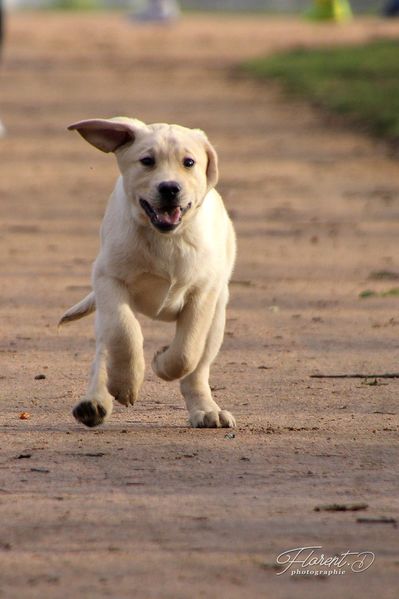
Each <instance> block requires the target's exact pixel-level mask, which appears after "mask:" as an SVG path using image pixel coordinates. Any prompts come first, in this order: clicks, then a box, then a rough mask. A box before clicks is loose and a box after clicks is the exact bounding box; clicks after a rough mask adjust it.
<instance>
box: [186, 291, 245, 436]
mask: <svg viewBox="0 0 399 599" xmlns="http://www.w3.org/2000/svg"><path fill="white" fill-rule="evenodd" d="M227 300H228V289H227V287H226V288H225V289H224V290H223V291H222V293H221V295H220V297H219V299H218V302H217V304H216V309H215V314H214V317H213V320H212V324H211V327H210V330H209V333H208V337H207V340H206V344H205V349H204V353H203V355H202V357H201V359H200V361H199V363H198V366H197V368H196V369H195V370H194V371H193V372H192V373H191V374H189V375H188V376H186V377H185V378H184V379H182V380H181V381H180V389H181V392H182V394H183V396H184V399H185V401H186V406H187V410H188V412H189V419H190V423H191V426H193V427H194V428H217V427H226V428H229V427H235V425H236V421H235V419H234V416H233V415H232V414H231V413H230V412H228V411H227V410H222V409H221V408H220V407H219V406H218V404H217V403H216V402H215V400H214V399H213V397H212V393H211V389H210V386H209V370H210V366H211V363H212V362H213V360H214V359H215V358H216V356H217V354H218V352H219V349H220V346H221V345H222V342H223V335H224V327H225V320H226V304H227Z"/></svg>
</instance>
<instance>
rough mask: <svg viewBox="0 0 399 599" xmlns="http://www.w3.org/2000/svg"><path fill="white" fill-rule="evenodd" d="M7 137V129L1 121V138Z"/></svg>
mask: <svg viewBox="0 0 399 599" xmlns="http://www.w3.org/2000/svg"><path fill="white" fill-rule="evenodd" d="M5 136H6V128H5V127H4V125H3V123H2V122H1V121H0V138H1V137H5Z"/></svg>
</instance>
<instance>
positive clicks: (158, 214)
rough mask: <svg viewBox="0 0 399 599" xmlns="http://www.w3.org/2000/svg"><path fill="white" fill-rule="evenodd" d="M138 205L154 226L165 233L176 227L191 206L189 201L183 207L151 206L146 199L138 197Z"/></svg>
mask: <svg viewBox="0 0 399 599" xmlns="http://www.w3.org/2000/svg"><path fill="white" fill-rule="evenodd" d="M140 206H141V207H142V209H143V210H144V212H145V213H146V214H147V216H148V218H149V219H150V221H151V223H152V224H153V225H154V227H156V228H157V229H158V230H159V231H162V232H165V233H166V232H168V231H173V229H176V227H178V226H179V224H180V223H181V219H182V218H183V215H184V214H185V213H186V212H187V210H189V208H191V202H190V203H189V204H187V206H185V207H184V208H182V207H181V206H173V207H170V208H168V209H167V210H165V209H163V208H159V209H157V208H154V206H151V204H150V203H149V202H147V200H143V199H142V198H140Z"/></svg>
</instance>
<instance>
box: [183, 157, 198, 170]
mask: <svg viewBox="0 0 399 599" xmlns="http://www.w3.org/2000/svg"><path fill="white" fill-rule="evenodd" d="M194 164H195V160H193V159H192V158H185V159H184V160H183V166H185V167H186V168H192V167H193V166H194Z"/></svg>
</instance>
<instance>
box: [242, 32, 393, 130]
mask: <svg viewBox="0 0 399 599" xmlns="http://www.w3.org/2000/svg"><path fill="white" fill-rule="evenodd" d="M244 69H245V70H246V71H247V72H249V73H251V74H252V75H253V76H255V77H258V78H261V79H270V78H271V79H276V80H278V81H279V82H281V84H282V85H283V86H284V87H285V88H286V90H287V91H288V92H290V93H292V94H295V95H297V96H300V97H303V98H306V99H308V100H310V101H312V102H313V103H315V104H317V105H318V106H321V107H323V108H326V109H328V110H330V111H333V112H336V113H338V114H340V115H344V116H347V117H350V118H351V119H352V120H353V121H354V122H356V123H358V124H361V125H364V126H365V127H366V128H367V130H368V131H370V132H372V133H374V134H377V135H379V136H383V137H386V138H388V139H390V140H394V141H398V140H399V40H398V41H396V40H395V41H375V42H373V43H370V44H367V45H363V46H350V47H348V46H345V47H339V48H323V49H311V50H308V49H298V50H295V51H290V52H287V53H281V54H275V55H272V56H268V57H263V58H258V59H255V60H252V61H250V62H247V63H245V65H244Z"/></svg>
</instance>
